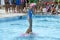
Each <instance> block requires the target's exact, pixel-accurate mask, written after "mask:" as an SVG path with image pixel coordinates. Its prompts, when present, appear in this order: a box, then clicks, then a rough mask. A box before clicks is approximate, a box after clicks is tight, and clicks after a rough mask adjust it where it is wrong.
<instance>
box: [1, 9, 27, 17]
mask: <svg viewBox="0 0 60 40" xmlns="http://www.w3.org/2000/svg"><path fill="white" fill-rule="evenodd" d="M25 15H27V14H26V13H8V14H7V13H5V10H1V9H0V18H6V17H15V16H25Z"/></svg>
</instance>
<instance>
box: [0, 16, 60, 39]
mask: <svg viewBox="0 0 60 40" xmlns="http://www.w3.org/2000/svg"><path fill="white" fill-rule="evenodd" d="M19 18H20V17H14V18H3V19H0V40H60V16H33V28H32V29H33V33H35V35H30V36H27V37H25V36H21V34H24V33H25V32H26V30H27V29H28V26H29V23H28V20H27V18H26V16H24V17H23V18H22V19H19Z"/></svg>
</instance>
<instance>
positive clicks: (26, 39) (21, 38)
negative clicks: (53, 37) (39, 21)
mask: <svg viewBox="0 0 60 40" xmlns="http://www.w3.org/2000/svg"><path fill="white" fill-rule="evenodd" d="M35 38H36V35H34V34H30V35H28V36H19V37H16V38H15V39H14V40H35Z"/></svg>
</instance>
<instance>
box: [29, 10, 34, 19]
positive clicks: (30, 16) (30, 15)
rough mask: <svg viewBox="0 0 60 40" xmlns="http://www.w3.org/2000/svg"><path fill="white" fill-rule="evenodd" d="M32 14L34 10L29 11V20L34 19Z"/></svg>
mask: <svg viewBox="0 0 60 40" xmlns="http://www.w3.org/2000/svg"><path fill="white" fill-rule="evenodd" d="M32 13H33V10H32V9H29V11H28V16H29V18H31V19H32Z"/></svg>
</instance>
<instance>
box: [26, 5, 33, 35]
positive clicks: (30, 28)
mask: <svg viewBox="0 0 60 40" xmlns="http://www.w3.org/2000/svg"><path fill="white" fill-rule="evenodd" d="M33 7H34V6H31V5H30V7H29V8H30V9H29V11H28V21H29V24H30V25H29V28H28V29H27V31H26V33H27V34H30V33H32V14H33V13H34V11H33Z"/></svg>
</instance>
